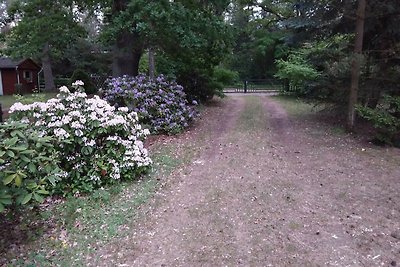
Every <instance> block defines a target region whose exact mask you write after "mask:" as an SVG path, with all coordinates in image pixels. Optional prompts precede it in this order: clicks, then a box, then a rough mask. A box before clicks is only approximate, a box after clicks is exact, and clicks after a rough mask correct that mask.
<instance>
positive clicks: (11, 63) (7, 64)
mask: <svg viewBox="0 0 400 267" xmlns="http://www.w3.org/2000/svg"><path fill="white" fill-rule="evenodd" d="M27 60H29V61H31V62H33V64H35V65H36V66H37V67H38V68H40V67H39V66H38V65H37V64H36V62H34V61H33V60H32V59H30V58H25V59H12V58H9V57H0V69H14V68H15V67H17V66H19V65H20V64H22V63H23V62H25V61H27Z"/></svg>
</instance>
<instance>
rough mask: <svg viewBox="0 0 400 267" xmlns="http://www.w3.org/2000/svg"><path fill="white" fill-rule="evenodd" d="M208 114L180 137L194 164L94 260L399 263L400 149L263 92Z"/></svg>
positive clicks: (131, 263) (227, 263)
mask: <svg viewBox="0 0 400 267" xmlns="http://www.w3.org/2000/svg"><path fill="white" fill-rule="evenodd" d="M205 113H206V114H205V115H203V119H202V120H201V121H200V122H198V125H197V126H196V128H195V129H194V130H192V131H190V132H189V133H186V134H183V135H181V136H180V137H178V138H173V137H172V138H171V142H181V143H182V144H183V145H185V144H191V145H195V147H196V151H197V152H196V155H197V156H196V158H195V159H194V160H193V162H192V163H191V164H189V165H187V166H185V167H184V168H183V169H180V170H178V171H176V172H175V173H173V174H172V175H171V176H170V177H168V178H167V179H165V180H164V181H163V183H164V186H163V187H162V189H160V192H158V194H157V196H156V197H155V198H154V199H153V200H152V201H151V202H150V203H148V204H147V205H146V206H145V207H143V208H142V210H141V216H140V217H141V219H139V221H138V222H136V223H135V224H136V225H135V227H134V229H135V231H133V232H131V233H129V234H128V235H127V236H126V237H125V238H123V239H119V240H115V241H113V242H110V243H109V244H108V245H106V246H104V247H102V248H100V249H99V250H98V251H97V253H96V255H92V257H91V260H90V261H88V263H87V264H88V265H92V266H397V265H400V205H399V203H400V194H399V192H400V181H399V179H400V168H399V162H400V150H399V149H396V148H382V147H375V146H373V145H372V144H369V143H368V142H366V141H365V140H363V139H362V138H359V137H355V136H352V135H350V134H344V133H342V134H338V133H334V132H332V129H331V128H329V126H327V124H326V123H321V122H320V121H318V120H316V117H315V116H289V115H288V114H287V112H286V110H285V109H284V108H283V107H282V105H281V104H280V103H279V102H277V101H276V100H274V99H273V98H271V97H269V96H265V95H258V96H239V95H231V96H229V97H227V98H226V99H224V100H223V101H216V102H213V104H211V105H210V106H209V107H207V109H206V112H205ZM163 141H165V140H163ZM95 259H97V260H95Z"/></svg>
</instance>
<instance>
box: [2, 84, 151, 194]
mask: <svg viewBox="0 0 400 267" xmlns="http://www.w3.org/2000/svg"><path fill="white" fill-rule="evenodd" d="M82 85H83V83H82V82H81V81H78V82H75V83H74V85H73V88H74V90H75V92H74V93H71V92H70V90H69V89H68V88H67V87H65V86H64V87H61V88H60V94H58V95H57V98H53V99H49V100H48V101H47V102H44V103H41V102H36V103H33V104H30V105H23V104H21V103H15V104H14V105H13V106H11V107H10V111H9V112H10V119H11V120H15V121H19V120H26V119H27V118H29V125H30V127H31V128H33V129H37V130H38V131H41V132H42V133H43V134H45V135H47V136H52V137H53V138H54V142H55V144H56V149H57V151H58V152H59V155H60V167H61V168H62V170H63V171H65V176H64V177H62V180H60V182H59V183H57V186H56V187H55V188H54V192H55V193H59V194H63V195H71V194H75V193H78V192H90V191H92V190H94V189H96V188H100V187H102V186H105V185H108V184H112V183H117V182H118V181H121V180H128V179H134V178H136V177H137V176H138V175H140V174H141V173H143V172H144V171H146V170H147V169H148V168H149V166H150V164H151V159H150V158H149V157H148V153H147V150H146V149H145V148H144V145H143V141H144V139H145V137H146V136H147V135H148V134H149V131H148V130H147V129H142V127H141V125H140V124H138V118H137V114H136V113H135V112H129V111H128V108H119V109H116V108H115V107H112V106H110V105H109V104H108V103H107V102H106V101H105V100H102V99H100V98H99V97H98V96H94V97H93V98H88V97H87V95H86V94H85V93H83V87H82Z"/></svg>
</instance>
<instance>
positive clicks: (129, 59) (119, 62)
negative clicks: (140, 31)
mask: <svg viewBox="0 0 400 267" xmlns="http://www.w3.org/2000/svg"><path fill="white" fill-rule="evenodd" d="M134 39H135V38H134V36H133V34H132V33H127V32H125V33H121V34H120V35H119V36H118V37H117V40H116V42H115V44H114V51H113V68H112V70H113V77H120V76H123V75H129V76H135V75H137V71H136V73H135V67H134V55H133V44H134Z"/></svg>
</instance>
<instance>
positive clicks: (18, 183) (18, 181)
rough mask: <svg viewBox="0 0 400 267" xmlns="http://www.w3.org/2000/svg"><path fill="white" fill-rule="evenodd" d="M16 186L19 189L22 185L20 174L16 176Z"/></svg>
mask: <svg viewBox="0 0 400 267" xmlns="http://www.w3.org/2000/svg"><path fill="white" fill-rule="evenodd" d="M15 185H16V186H18V187H20V186H21V185H22V177H21V176H20V175H18V174H16V175H15Z"/></svg>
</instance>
